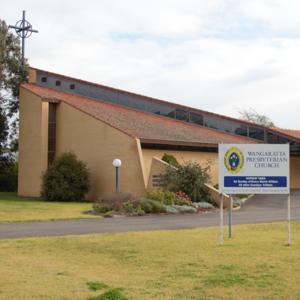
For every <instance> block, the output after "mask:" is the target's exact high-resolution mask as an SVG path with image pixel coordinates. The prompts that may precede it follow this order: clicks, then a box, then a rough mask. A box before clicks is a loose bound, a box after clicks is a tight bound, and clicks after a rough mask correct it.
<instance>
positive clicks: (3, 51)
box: [0, 19, 28, 143]
mask: <svg viewBox="0 0 300 300" xmlns="http://www.w3.org/2000/svg"><path fill="white" fill-rule="evenodd" d="M27 76H28V65H27V63H26V61H25V62H24V64H22V53H21V47H20V39H19V38H18V37H17V36H15V35H14V34H13V33H11V32H9V31H8V26H7V25H6V23H5V21H3V20H1V19H0V106H1V108H2V110H5V112H6V113H7V116H8V117H9V118H10V125H11V126H10V128H9V136H10V140H11V141H13V142H14V143H16V141H15V139H17V135H18V120H19V119H18V112H19V101H18V96H19V86H20V84H21V83H22V82H25V81H26V80H27ZM0 130H2V128H0ZM1 134H2V133H1V132H0V135H1Z"/></svg>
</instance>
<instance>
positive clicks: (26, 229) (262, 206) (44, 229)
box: [0, 191, 300, 239]
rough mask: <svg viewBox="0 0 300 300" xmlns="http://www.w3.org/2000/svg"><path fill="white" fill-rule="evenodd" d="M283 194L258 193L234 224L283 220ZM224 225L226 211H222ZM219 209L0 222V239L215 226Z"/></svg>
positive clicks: (296, 212) (296, 199) (298, 210)
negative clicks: (205, 211)
mask: <svg viewBox="0 0 300 300" xmlns="http://www.w3.org/2000/svg"><path fill="white" fill-rule="evenodd" d="M286 215H287V209H286V196H281V195H257V196H255V197H253V198H251V199H250V200H248V202H247V203H246V204H245V205H244V206H243V207H242V209H240V210H239V211H235V212H233V224H251V223H266V222H275V221H284V220H286ZM292 219H294V220H296V219H300V191H293V192H292ZM224 223H225V224H227V212H225V213H224ZM218 225H219V212H218V211H215V212H210V213H200V214H181V215H151V216H143V217H119V218H109V219H99V220H98V219H87V220H69V221H49V222H48V221H47V222H30V223H13V224H0V239H7V238H22V237H33V236H61V235H80V234H89V233H105V232H126V231H143V230H170V229H173V230H175V229H185V228H195V227H204V226H218Z"/></svg>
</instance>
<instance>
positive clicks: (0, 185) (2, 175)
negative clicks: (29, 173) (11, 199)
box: [0, 157, 18, 192]
mask: <svg viewBox="0 0 300 300" xmlns="http://www.w3.org/2000/svg"><path fill="white" fill-rule="evenodd" d="M0 170H1V172H0V191H2V192H15V191H17V187H18V164H17V162H16V161H15V160H13V159H11V158H9V157H2V158H1V159H0Z"/></svg>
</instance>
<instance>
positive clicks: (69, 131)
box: [56, 102, 145, 199]
mask: <svg viewBox="0 0 300 300" xmlns="http://www.w3.org/2000/svg"><path fill="white" fill-rule="evenodd" d="M56 132H57V134H56V139H57V145H56V149H57V152H56V153H57V155H60V154H62V153H63V152H66V151H73V152H74V153H75V154H76V155H77V156H78V157H79V158H80V159H81V160H83V161H85V162H86V163H87V165H88V168H89V171H90V174H91V190H90V193H89V198H90V199H95V198H97V197H98V196H99V195H102V194H105V193H109V192H113V191H114V190H115V168H114V167H113V166H112V161H113V159H115V158H120V159H121V160H122V166H121V168H120V173H119V175H120V176H119V179H120V180H119V190H120V191H129V192H131V193H133V194H136V195H143V194H144V193H145V182H144V179H143V173H142V164H141V162H140V158H139V153H138V146H137V141H136V139H135V138H133V137H130V136H128V135H126V134H124V133H122V132H121V131H119V130H117V129H115V128H113V127H111V126H108V125H106V124H105V123H103V122H101V121H99V120H97V119H95V118H93V117H90V116H89V115H87V114H85V113H83V112H81V111H79V110H77V109H75V108H73V107H71V106H69V105H67V104H65V103H63V102H62V103H60V104H59V105H58V108H57V129H56Z"/></svg>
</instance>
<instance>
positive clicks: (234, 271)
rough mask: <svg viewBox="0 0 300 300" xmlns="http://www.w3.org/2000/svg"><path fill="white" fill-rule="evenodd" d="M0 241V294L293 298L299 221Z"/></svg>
mask: <svg viewBox="0 0 300 300" xmlns="http://www.w3.org/2000/svg"><path fill="white" fill-rule="evenodd" d="M292 228H293V244H292V246H291V247H287V246H286V245H285V242H286V224H283V223H273V224H259V225H238V226H234V227H233V239H232V240H230V241H229V240H227V239H226V240H225V245H223V246H219V245H218V228H212V227H211V228H201V229H193V230H177V231H152V232H131V233H118V234H116V233H115V234H98V235H96V234H94V235H85V236H67V237H54V238H53V237H51V238H28V239H19V240H0V266H1V267H0V282H1V284H0V299H23V300H26V299H74V300H76V299H78V300H79V299H80V300H82V299H84V300H87V299H102V300H103V299H105V300H109V299H114V300H116V299H133V300H134V299H137V300H141V299H142V300H143V299H146V300H148V299H149V300H153V299H156V300H160V299H161V300H171V299H172V300H182V299H184V300H186V299H197V300H198V299H251V300H255V299H293V300H294V299H296V300H297V299H298V300H299V299H300V275H299V274H300V222H295V223H293V227H292Z"/></svg>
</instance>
